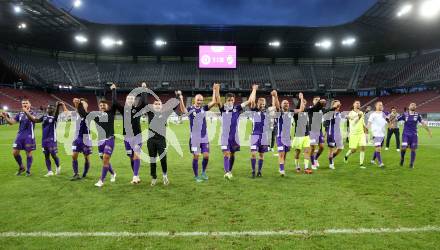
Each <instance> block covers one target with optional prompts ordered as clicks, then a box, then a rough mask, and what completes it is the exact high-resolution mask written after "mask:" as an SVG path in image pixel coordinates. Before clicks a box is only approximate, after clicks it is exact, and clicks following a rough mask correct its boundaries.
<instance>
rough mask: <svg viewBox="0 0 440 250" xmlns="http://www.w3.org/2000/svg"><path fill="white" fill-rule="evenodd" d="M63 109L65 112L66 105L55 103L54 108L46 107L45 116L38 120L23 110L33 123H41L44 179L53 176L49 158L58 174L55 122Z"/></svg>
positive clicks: (58, 163) (58, 160) (51, 106)
mask: <svg viewBox="0 0 440 250" xmlns="http://www.w3.org/2000/svg"><path fill="white" fill-rule="evenodd" d="M61 107H63V109H64V111H67V108H66V105H65V104H64V103H63V102H57V103H56V105H55V106H53V105H48V106H47V108H46V114H44V115H42V116H41V117H39V118H36V117H35V116H33V115H32V114H31V113H30V112H29V111H28V110H23V111H24V112H25V114H26V116H27V117H28V119H29V120H31V121H32V122H34V123H42V129H43V138H42V145H41V146H42V148H43V153H44V158H45V160H46V167H47V174H46V175H45V177H49V176H53V175H54V173H53V171H52V163H51V160H50V157H51V156H52V159H53V160H54V162H55V166H56V174H57V175H59V174H60V171H61V169H60V159H59V158H58V156H57V153H58V145H57V132H56V129H57V122H58V114H59V110H60V108H61Z"/></svg>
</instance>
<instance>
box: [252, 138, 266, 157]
mask: <svg viewBox="0 0 440 250" xmlns="http://www.w3.org/2000/svg"><path fill="white" fill-rule="evenodd" d="M262 137H263V135H251V152H258V153H266V152H268V151H269V145H263V144H262V143H261V141H262ZM266 144H267V143H266Z"/></svg>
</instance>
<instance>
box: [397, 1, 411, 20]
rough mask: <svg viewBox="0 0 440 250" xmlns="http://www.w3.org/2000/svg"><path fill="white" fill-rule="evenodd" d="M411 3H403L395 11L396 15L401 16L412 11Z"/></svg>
mask: <svg viewBox="0 0 440 250" xmlns="http://www.w3.org/2000/svg"><path fill="white" fill-rule="evenodd" d="M412 8H413V6H412V4H405V5H403V6H402V7H401V8H400V9H399V11H398V12H397V17H402V16H406V15H408V14H409V13H410V12H411V11H412Z"/></svg>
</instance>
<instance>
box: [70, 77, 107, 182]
mask: <svg viewBox="0 0 440 250" xmlns="http://www.w3.org/2000/svg"><path fill="white" fill-rule="evenodd" d="M111 88H112V89H114V88H115V85H112V86H111ZM87 106H88V104H87V102H85V101H81V102H80V104H79V105H78V113H79V115H80V116H81V117H82V118H84V119H87V124H90V122H91V121H92V120H93V121H94V122H95V124H96V129H97V131H98V151H99V157H100V158H101V160H102V165H103V166H102V171H101V178H100V179H99V180H98V182H97V183H96V184H95V186H97V187H102V186H104V181H105V177H106V176H107V172H110V173H111V179H110V181H111V182H115V181H116V173H115V172H114V171H113V169H112V165H111V164H110V158H111V156H112V154H113V150H114V148H115V136H114V135H115V128H114V127H115V126H114V123H115V113H116V105H115V104H114V103H111V104H110V105H109V103H107V101H105V100H101V101H100V102H99V106H98V107H99V111H98V112H87V111H86V110H87Z"/></svg>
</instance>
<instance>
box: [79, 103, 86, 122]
mask: <svg viewBox="0 0 440 250" xmlns="http://www.w3.org/2000/svg"><path fill="white" fill-rule="evenodd" d="M85 103H86V102H84V101H81V102H80V103H79V104H78V114H79V116H81V117H82V118H86V117H87V115H88V113H87V111H86V110H85V108H84V105H87V104H85Z"/></svg>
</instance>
